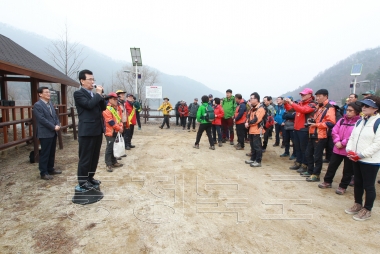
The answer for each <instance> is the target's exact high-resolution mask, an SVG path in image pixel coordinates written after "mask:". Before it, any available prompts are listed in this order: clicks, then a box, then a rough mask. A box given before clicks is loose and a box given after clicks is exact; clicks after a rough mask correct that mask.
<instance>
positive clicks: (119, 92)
mask: <svg viewBox="0 0 380 254" xmlns="http://www.w3.org/2000/svg"><path fill="white" fill-rule="evenodd" d="M121 93H127V92H124V91H123V90H117V91H116V94H121Z"/></svg>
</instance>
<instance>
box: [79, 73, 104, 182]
mask: <svg viewBox="0 0 380 254" xmlns="http://www.w3.org/2000/svg"><path fill="white" fill-rule="evenodd" d="M79 82H80V84H81V86H82V87H81V89H79V90H78V91H75V92H74V100H75V106H76V108H77V112H78V119H79V123H78V142H79V162H78V183H79V186H80V187H81V188H82V189H85V190H90V189H93V188H94V187H99V184H100V183H101V182H100V181H99V180H95V179H94V175H95V172H96V168H97V167H98V162H99V155H100V148H101V146H102V141H103V133H104V121H103V116H102V112H103V111H104V110H105V109H106V106H107V105H106V103H105V101H104V98H103V97H102V91H103V87H102V86H99V85H98V86H96V93H93V92H92V89H93V88H94V82H95V79H94V76H93V74H92V72H91V71H89V70H83V71H81V72H79Z"/></svg>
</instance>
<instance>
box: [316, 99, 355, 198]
mask: <svg viewBox="0 0 380 254" xmlns="http://www.w3.org/2000/svg"><path fill="white" fill-rule="evenodd" d="M360 112H361V105H360V103H355V102H352V103H350V104H348V105H347V109H346V115H344V117H343V118H341V119H340V120H339V121H337V122H336V124H335V126H334V128H333V129H332V138H333V142H334V149H333V154H332V155H331V159H330V163H329V167H328V168H327V172H326V175H325V178H324V182H323V183H321V184H319V185H318V187H319V188H321V189H326V188H331V187H332V185H331V184H332V182H333V178H334V176H335V173H336V171H337V170H338V167H339V166H340V164H341V163H342V161H343V160H344V166H343V177H342V180H341V182H340V184H339V187H338V189H336V191H335V193H336V194H339V195H343V194H344V193H345V192H346V189H347V186H348V184H349V183H350V180H351V176H352V175H353V174H354V170H353V167H352V161H351V160H350V159H349V158H348V157H347V152H346V145H347V143H348V140H349V138H350V135H351V132H352V130H353V129H354V127H355V123H356V122H357V121H358V120H359V119H360Z"/></svg>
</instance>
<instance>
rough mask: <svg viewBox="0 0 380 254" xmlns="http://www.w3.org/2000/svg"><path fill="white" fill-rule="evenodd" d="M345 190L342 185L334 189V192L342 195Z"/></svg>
mask: <svg viewBox="0 0 380 254" xmlns="http://www.w3.org/2000/svg"><path fill="white" fill-rule="evenodd" d="M345 192H346V189H343V188H342V187H339V188H338V189H336V191H335V193H336V194H338V195H343V194H344V193H345Z"/></svg>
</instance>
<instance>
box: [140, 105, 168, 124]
mask: <svg viewBox="0 0 380 254" xmlns="http://www.w3.org/2000/svg"><path fill="white" fill-rule="evenodd" d="M149 112H162V111H161V110H157V109H151V108H149V107H146V106H144V107H143V108H142V110H141V113H140V117H141V118H144V123H146V122H148V121H149V118H164V116H163V115H161V114H158V115H151V114H150V113H149ZM169 117H175V115H169Z"/></svg>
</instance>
